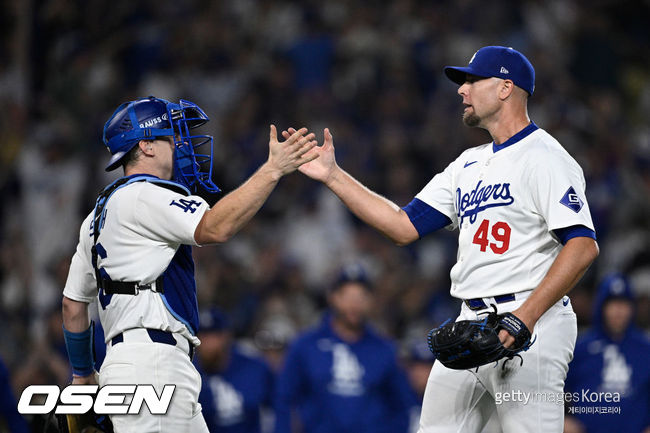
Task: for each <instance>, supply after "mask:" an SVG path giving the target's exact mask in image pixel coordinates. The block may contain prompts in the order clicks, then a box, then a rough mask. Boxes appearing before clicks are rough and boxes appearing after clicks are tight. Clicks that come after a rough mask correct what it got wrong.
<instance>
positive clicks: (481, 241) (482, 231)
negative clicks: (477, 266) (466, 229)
mask: <svg viewBox="0 0 650 433" xmlns="http://www.w3.org/2000/svg"><path fill="white" fill-rule="evenodd" d="M511 232H512V230H511V229H510V226H509V225H508V223H505V222H503V221H499V222H497V223H494V224H493V225H492V230H490V221H489V220H483V221H482V222H481V224H480V225H479V226H478V230H476V233H475V234H474V239H472V243H473V244H476V245H478V246H479V247H480V248H481V251H482V252H486V251H487V248H488V246H489V247H490V249H491V250H492V252H494V253H495V254H503V253H505V252H506V251H508V248H509V247H510V233H511ZM490 234H491V235H492V236H491V239H493V240H495V241H496V242H490Z"/></svg>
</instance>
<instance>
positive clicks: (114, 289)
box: [91, 175, 190, 295]
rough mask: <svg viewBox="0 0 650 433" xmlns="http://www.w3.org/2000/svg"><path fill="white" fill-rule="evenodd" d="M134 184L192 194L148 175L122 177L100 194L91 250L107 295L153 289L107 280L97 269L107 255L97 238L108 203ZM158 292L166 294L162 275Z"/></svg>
mask: <svg viewBox="0 0 650 433" xmlns="http://www.w3.org/2000/svg"><path fill="white" fill-rule="evenodd" d="M134 182H151V183H155V184H156V185H158V186H161V187H163V188H167V189H170V190H172V191H174V192H178V193H180V194H183V195H186V196H187V195H189V194H190V192H189V190H187V188H185V187H183V186H182V185H179V184H177V183H174V182H170V181H166V180H162V179H158V178H156V177H153V176H147V175H139V176H131V177H122V178H120V179H118V180H116V181H115V182H113V183H112V184H110V185H108V186H107V187H106V188H104V190H103V191H102V192H101V193H100V194H99V197H97V201H96V203H95V215H94V218H93V246H92V248H91V253H92V264H93V268H95V279H96V281H97V289H98V290H103V291H104V294H106V295H112V294H118V295H137V294H138V293H139V292H140V290H151V289H152V285H151V284H140V283H139V282H134V281H112V280H111V279H110V278H107V277H108V275H102V272H101V270H100V269H99V268H98V267H97V257H98V256H99V255H103V254H105V251H103V248H102V247H101V245H99V246H98V245H97V238H98V237H99V232H100V231H101V229H102V228H103V227H104V221H105V219H106V210H105V208H106V203H108V199H110V198H111V196H112V195H113V194H114V193H115V191H117V190H118V189H120V188H123V187H125V186H127V185H130V184H132V183H134ZM156 292H158V293H164V289H163V278H162V275H161V276H160V277H158V278H157V279H156Z"/></svg>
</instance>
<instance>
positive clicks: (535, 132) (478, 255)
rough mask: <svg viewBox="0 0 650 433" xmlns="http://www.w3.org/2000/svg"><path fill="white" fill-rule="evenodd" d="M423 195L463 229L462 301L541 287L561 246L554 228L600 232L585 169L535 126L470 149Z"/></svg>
mask: <svg viewBox="0 0 650 433" xmlns="http://www.w3.org/2000/svg"><path fill="white" fill-rule="evenodd" d="M416 198H417V199H419V200H421V201H422V202H424V203H426V204H427V205H428V206H431V207H433V208H434V209H436V210H438V211H439V212H441V213H442V214H444V215H446V216H447V217H448V218H449V219H450V220H451V222H452V223H451V224H450V226H449V227H450V228H452V229H453V228H458V229H459V230H460V234H459V240H458V257H457V262H456V264H455V265H454V267H453V268H452V270H451V282H452V285H451V294H452V296H455V297H457V298H461V299H471V298H478V297H489V296H497V295H504V294H508V293H516V292H521V291H525V290H531V289H534V288H535V287H537V285H538V284H539V283H540V282H541V280H542V278H544V276H545V275H546V273H547V271H548V270H549V268H550V266H551V264H552V263H553V261H554V260H555V258H556V257H557V255H558V254H559V252H560V250H561V248H562V245H561V244H560V242H559V241H558V239H557V238H556V237H555V235H554V234H553V233H552V230H555V229H561V228H566V227H571V226H574V225H582V226H585V227H587V228H589V229H591V230H594V227H593V223H592V220H591V216H590V213H589V207H588V205H587V200H586V198H585V179H584V175H583V173H582V169H581V168H580V166H579V165H578V164H577V162H576V161H575V160H574V159H573V158H572V157H571V156H570V155H569V154H568V153H567V151H566V150H565V149H564V148H563V147H562V146H561V145H560V144H559V143H558V142H557V141H556V140H555V139H554V138H553V137H552V136H551V135H549V134H548V133H547V132H546V131H544V130H542V129H539V128H537V126H536V125H535V124H534V123H531V124H530V125H529V126H528V127H526V128H525V129H524V130H522V131H521V132H520V133H518V134H516V135H515V136H514V137H512V138H511V139H510V140H508V141H507V142H506V143H503V145H501V146H495V145H493V144H492V143H490V144H484V145H481V146H477V147H474V148H471V149H468V150H466V151H465V152H463V153H462V154H461V155H460V156H459V157H458V158H457V159H456V160H455V161H453V162H452V163H451V164H449V166H448V167H447V168H446V169H445V170H444V171H443V172H442V173H439V174H437V175H436V176H435V177H434V178H433V179H432V180H431V181H430V182H429V183H428V184H427V185H426V186H425V187H424V189H422V191H420V193H418V194H417V196H416Z"/></svg>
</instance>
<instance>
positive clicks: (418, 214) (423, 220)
mask: <svg viewBox="0 0 650 433" xmlns="http://www.w3.org/2000/svg"><path fill="white" fill-rule="evenodd" d="M402 209H403V210H404V212H406V214H407V215H408V216H409V219H410V220H411V223H413V226H414V227H415V229H416V230H417V231H418V234H419V235H420V238H422V237H424V236H425V235H427V234H429V233H431V232H434V231H436V230H439V229H441V228H443V227H445V226H448V225H449V224H451V220H450V219H449V217H448V216H447V215H445V214H443V213H442V212H440V211H439V210H437V209H435V208H433V207H431V206H429V205H428V204H426V203H425V202H423V201H422V200H420V199H418V198H414V199H413V200H411V202H410V203H409V204H407V205H406V206H404V207H403V208H402Z"/></svg>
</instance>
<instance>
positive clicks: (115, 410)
mask: <svg viewBox="0 0 650 433" xmlns="http://www.w3.org/2000/svg"><path fill="white" fill-rule="evenodd" d="M175 389H176V385H165V386H164V387H163V390H162V393H161V394H160V397H158V394H157V393H156V390H155V389H154V387H153V385H106V386H103V387H102V388H99V385H69V386H67V387H65V388H63V390H59V387H58V386H56V385H30V386H28V387H27V388H25V390H24V391H23V393H22V395H21V396H20V401H19V402H18V412H20V413H22V414H46V413H50V412H52V411H53V410H55V409H56V412H55V413H57V414H81V413H87V412H89V411H90V409H94V411H95V413H97V414H106V415H124V414H138V413H140V410H141V409H142V404H143V403H145V402H146V404H147V407H148V408H149V412H150V413H151V414H152V415H164V414H166V413H167V409H168V408H169V403H170V402H171V400H172V396H173V395H174V390H175Z"/></svg>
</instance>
